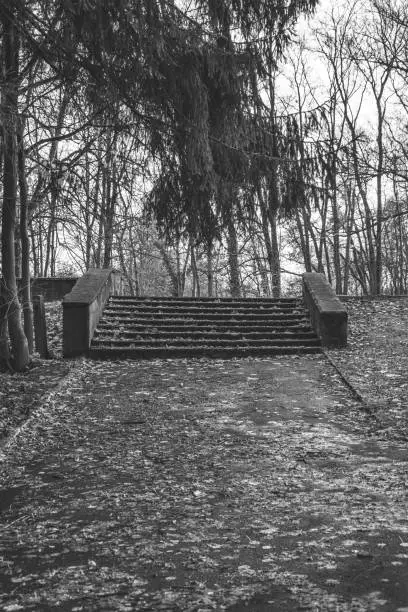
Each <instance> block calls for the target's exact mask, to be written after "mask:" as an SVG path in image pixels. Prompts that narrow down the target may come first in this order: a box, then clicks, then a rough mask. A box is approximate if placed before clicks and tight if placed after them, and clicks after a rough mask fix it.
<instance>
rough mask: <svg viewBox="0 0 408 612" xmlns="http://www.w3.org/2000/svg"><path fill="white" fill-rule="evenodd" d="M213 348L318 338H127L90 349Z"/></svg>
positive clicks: (312, 343)
mask: <svg viewBox="0 0 408 612" xmlns="http://www.w3.org/2000/svg"><path fill="white" fill-rule="evenodd" d="M186 344H188V345H189V346H193V347H194V346H214V347H220V348H222V347H231V348H232V347H239V346H245V347H246V346H248V347H250V346H254V347H255V346H265V347H268V346H269V347H279V346H303V345H307V346H320V340H319V339H318V338H307V339H305V338H290V337H288V338H277V339H269V340H268V339H265V338H256V339H255V338H237V339H235V338H228V339H223V338H183V337H179V338H166V337H163V338H150V337H145V338H133V339H131V340H129V339H127V338H113V337H112V338H94V340H93V342H92V347H93V348H97V347H98V346H109V347H112V348H115V347H129V348H137V347H155V346H163V347H164V346H185V345H186Z"/></svg>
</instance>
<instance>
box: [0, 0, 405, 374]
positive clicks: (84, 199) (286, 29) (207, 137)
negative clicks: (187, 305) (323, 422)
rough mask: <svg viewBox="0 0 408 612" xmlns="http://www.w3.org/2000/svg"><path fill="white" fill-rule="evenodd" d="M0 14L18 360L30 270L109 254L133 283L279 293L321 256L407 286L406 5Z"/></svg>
mask: <svg viewBox="0 0 408 612" xmlns="http://www.w3.org/2000/svg"><path fill="white" fill-rule="evenodd" d="M314 9H315V12H314V15H313V18H310V15H311V14H312V13H313V10H314ZM0 17H1V77H0V78H1V81H0V82H1V105H0V108H1V115H0V119H1V128H2V131H1V148H0V156H1V168H2V176H1V179H2V186H3V190H2V235H1V239H2V260H1V262H2V276H3V281H2V287H1V289H2V291H1V303H0V324H1V329H0V337H1V340H0V354H1V356H2V358H3V359H6V360H10V359H12V360H13V362H14V367H15V368H16V369H22V368H23V367H25V365H26V364H27V362H28V359H29V354H30V352H31V351H32V309H31V296H30V283H29V278H30V276H55V275H73V274H78V273H81V272H83V271H84V270H86V269H87V268H89V267H110V266H112V267H116V268H118V269H120V270H121V271H122V272H123V274H124V277H125V278H126V282H127V289H128V291H129V292H130V293H132V294H136V295H142V294H145V295H147V294H150V295H163V294H171V295H177V296H180V295H193V296H200V295H201V296H203V295H209V296H212V295H217V296H222V295H232V296H234V297H239V296H246V297H248V296H254V295H266V296H275V297H277V296H279V295H280V294H281V293H282V291H284V292H287V293H294V292H296V291H298V290H299V277H300V274H301V272H303V271H318V272H324V273H325V274H326V276H327V277H328V279H329V281H330V282H331V283H332V284H333V286H334V288H335V290H336V291H337V293H339V294H355V295H356V294H372V295H377V294H380V293H388V294H406V293H407V283H408V271H407V258H408V248H407V232H408V224H407V212H408V208H407V185H408V182H407V179H408V174H407V172H408V169H407V146H408V88H407V80H408V48H407V44H406V41H407V33H408V32H407V27H408V8H407V6H406V5H404V3H400V2H391V3H390V2H388V1H385V0H374V1H369V0H357V1H354V2H348V1H346V2H343V3H341V4H339V3H338V2H337V3H334V2H332V1H331V0H324V1H323V2H321V3H320V4H319V5H317V2H316V0H297V1H295V0H291V1H288V2H284V1H282V0H277V1H275V2H266V1H265V2H260V1H259V0H257V1H256V2H255V1H254V0H245V1H242V2H233V1H227V0H208V1H205V0H196V1H194V2H193V1H191V2H185V1H183V2H176V3H173V2H171V1H164V0H160V1H159V0H156V1H149V2H147V1H146V2H143V1H141V2H131V1H130V0H119V1H115V2H113V1H112V0H59V1H57V2H51V1H50V0H17V1H11V0H1V2H0ZM17 277H22V279H23V281H22V287H23V291H22V293H21V294H20V296H18V293H17V290H16V278H17ZM18 298H19V299H20V301H21V302H22V305H23V311H24V327H22V326H21V311H20V304H19V299H18Z"/></svg>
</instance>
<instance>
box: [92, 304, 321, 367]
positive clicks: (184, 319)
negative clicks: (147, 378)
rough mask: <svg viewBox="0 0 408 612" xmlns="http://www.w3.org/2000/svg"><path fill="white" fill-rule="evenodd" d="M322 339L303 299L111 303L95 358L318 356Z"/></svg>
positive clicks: (97, 334) (94, 342) (97, 338)
mask: <svg viewBox="0 0 408 612" xmlns="http://www.w3.org/2000/svg"><path fill="white" fill-rule="evenodd" d="M319 351H321V346H320V340H319V338H318V337H317V336H316V334H315V333H314V332H313V331H312V329H311V328H310V323H309V321H308V319H307V316H306V311H305V309H304V307H303V305H302V303H301V302H300V300H299V299H297V298H289V299H284V300H271V299H261V300H255V299H253V300H234V299H231V298H222V299H220V300H219V299H216V300H214V299H211V298H207V299H202V298H164V299H163V298H127V297H124V296H119V297H115V298H111V299H110V300H109V303H108V305H107V307H106V308H105V310H104V313H103V316H102V319H101V321H100V322H99V325H98V328H97V330H96V331H95V334H94V337H93V339H92V344H91V349H90V356H92V357H95V358H113V359H115V358H127V359H146V358H155V357H162V358H163V357H200V356H206V357H217V358H218V357H219V358H230V357H242V356H247V355H277V354H294V353H299V352H300V353H315V352H319Z"/></svg>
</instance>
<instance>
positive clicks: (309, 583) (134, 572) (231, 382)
mask: <svg viewBox="0 0 408 612" xmlns="http://www.w3.org/2000/svg"><path fill="white" fill-rule="evenodd" d="M386 306H387V304H386V303H385V302H381V303H378V304H377V303H371V304H369V305H360V306H359V305H358V304H354V303H351V304H349V308H350V313H351V320H350V327H351V334H350V340H351V341H350V347H349V348H347V349H345V350H344V351H330V357H331V358H332V359H333V360H335V362H336V363H337V365H338V366H339V367H340V368H341V371H342V372H343V375H345V376H346V378H347V379H349V381H350V382H351V383H352V384H353V386H354V387H356V388H357V389H358V391H359V392H360V393H361V394H362V395H364V397H367V402H366V403H362V402H359V401H357V400H356V399H354V397H353V394H352V392H351V391H350V390H349V389H348V388H347V387H346V385H345V384H344V382H343V381H342V379H341V378H340V377H339V375H338V373H337V371H336V370H335V369H334V368H333V367H332V366H331V365H330V363H329V362H328V360H327V358H326V357H325V356H324V355H323V356H319V355H317V356H302V357H280V358H274V359H242V360H233V361H208V360H191V361H184V360H168V361H166V360H156V361H152V362H133V363H132V362H120V363H109V362H90V361H87V360H80V361H78V362H77V363H76V365H75V367H74V368H72V369H71V371H70V373H69V374H68V376H66V377H65V378H64V379H62V380H61V381H60V382H59V384H58V386H56V387H55V388H54V390H51V391H50V392H49V393H48V395H46V396H45V398H44V400H43V401H42V405H41V407H37V409H36V410H33V411H32V412H31V416H30V417H29V419H28V421H26V423H25V425H23V427H22V428H21V429H20V430H19V431H18V432H16V433H15V434H14V435H12V436H10V437H9V439H8V441H7V444H6V445H5V446H4V447H3V449H2V452H1V454H0V459H1V461H0V486H1V490H0V583H1V584H2V589H1V595H0V609H1V610H4V611H6V612H13V611H16V610H24V611H25V610H41V611H43V610H44V611H47V610H72V611H74V610H77V611H80V610H84V611H88V610H90V611H97V610H107V611H108V610H129V611H130V610H135V611H148V610H149V611H150V610H153V611H154V610H169V611H177V610H180V611H190V612H199V611H201V612H207V611H210V610H227V611H228V612H241V611H244V610H246V611H254V612H260V611H266V610H268V611H272V612H277V611H281V610H282V611H284V612H285V611H287V612H289V611H294V610H309V611H311V612H322V611H327V612H337V611H341V612H345V611H350V612H351V611H353V612H354V611H356V612H358V611H376V610H381V611H385V612H391V611H398V612H407V610H408V584H407V580H406V576H407V574H408V486H407V485H408V482H407V481H408V455H407V441H406V440H407V438H405V434H406V431H404V426H405V425H404V424H405V423H406V413H405V414H404V405H403V393H402V392H401V394H400V395H399V394H398V393H399V391H398V390H399V388H400V387H399V386H397V385H395V384H394V383H395V380H397V379H396V378H393V377H392V376H383V380H384V381H385V382H383V384H382V385H381V386H378V387H374V381H375V384H377V385H380V381H379V373H380V372H381V370H384V372H383V373H388V374H395V375H396V374H397V373H398V372H403V370H404V360H405V361H406V357H405V354H404V352H403V350H401V351H397V349H396V348H394V349H392V348H390V346H389V345H390V344H391V343H392V342H394V344H395V345H397V344H398V345H399V342H401V343H402V341H404V337H403V329H404V322H403V320H404V317H405V319H407V318H408V311H407V312H406V310H407V309H406V307H405V308H404V307H403V306H404V303H403V302H402V301H400V302H398V303H394V302H392V303H391V307H390V309H389V310H387V308H386ZM353 309H354V311H353ZM368 312H369V313H370V317H368V315H367V313H368ZM373 313H374V314H373ZM388 317H389V320H392V323H390V322H389V320H388ZM368 319H369V320H368ZM398 321H399V322H400V326H399V327H398V329H399V330H400V333H399V334H398V336H397V335H395V334H394V335H392V336H390V335H389V336H388V338H386V337H385V333H386V330H387V329H393V326H394V325H395V326H397V322H398ZM363 325H367V328H366V331H365V332H364V328H363ZM405 328H406V326H405ZM359 330H361V332H360V331H359ZM359 334H361V338H363V341H364V342H365V343H366V344H365V348H361V346H360V343H359ZM379 338H381V340H379ZM401 346H402V344H401ZM388 351H389V352H388ZM365 353H367V359H366V360H364V355H365ZM390 355H392V357H393V361H392V362H389V356H390ZM397 355H398V358H397V359H396V356H397ZM396 361H397V362H398V364H396ZM387 364H388V365H387ZM398 368H399V369H398ZM371 369H372V372H373V373H372V383H371V384H366V383H365V381H366V379H367V378H368V377H367V376H359V371H360V374H361V375H365V374H367V372H368V371H370V370H371ZM15 380H19V379H15ZM56 380H57V379H56ZM362 381H364V383H363V382H362ZM401 384H404V383H403V382H402V381H401ZM393 389H396V390H397V392H396V394H395V398H397V399H399V401H398V404H397V402H394V403H393V402H391V400H392V399H394V396H393V395H392V393H393V391H392V390H393ZM386 406H390V409H392V410H394V411H395V412H394V413H392V414H391V413H390V414H389V413H388V412H387V409H386Z"/></svg>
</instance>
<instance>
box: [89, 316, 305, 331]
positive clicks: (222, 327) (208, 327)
mask: <svg viewBox="0 0 408 612" xmlns="http://www.w3.org/2000/svg"><path fill="white" fill-rule="evenodd" d="M99 330H100V331H106V332H109V331H110V330H112V331H114V330H116V331H118V332H119V331H120V333H122V332H124V331H125V330H128V331H131V332H134V333H140V332H146V333H150V332H153V333H154V332H157V331H159V330H161V331H163V333H167V332H168V331H169V332H178V333H180V332H181V333H183V334H188V333H194V332H202V333H229V332H232V333H236V332H237V331H238V332H241V333H269V332H272V331H274V330H276V332H277V333H283V330H285V331H288V332H291V333H297V332H299V333H302V332H306V331H310V325H309V324H308V322H307V320H306V319H302V320H301V321H300V322H297V321H295V322H293V323H288V322H287V321H274V324H273V325H271V324H270V322H268V321H267V322H266V323H265V324H264V325H258V323H253V324H251V322H249V323H248V324H247V325H244V324H242V323H241V322H240V321H232V322H227V323H226V324H225V323H223V322H219V323H217V322H215V321H194V322H193V323H192V322H191V321H185V320H183V319H181V320H180V322H176V323H175V322H174V321H156V324H151V323H147V322H146V321H144V322H143V321H142V322H137V323H134V324H130V323H126V322H122V323H121V324H120V325H118V322H117V321H115V320H113V321H111V320H104V319H103V320H101V321H100V323H99V325H98V329H97V331H99ZM95 333H96V332H95Z"/></svg>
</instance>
